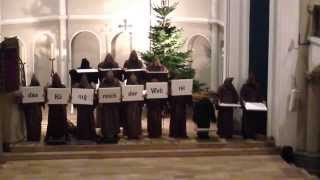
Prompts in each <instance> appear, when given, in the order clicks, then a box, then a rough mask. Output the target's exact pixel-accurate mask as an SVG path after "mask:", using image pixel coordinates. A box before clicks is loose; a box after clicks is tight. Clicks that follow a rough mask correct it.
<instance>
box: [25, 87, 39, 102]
mask: <svg viewBox="0 0 320 180" xmlns="http://www.w3.org/2000/svg"><path fill="white" fill-rule="evenodd" d="M21 91H22V95H23V98H22V103H23V104H28V103H40V102H44V91H43V87H40V86H39V87H22V88H21Z"/></svg>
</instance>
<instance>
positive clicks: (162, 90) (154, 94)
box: [146, 82, 168, 99]
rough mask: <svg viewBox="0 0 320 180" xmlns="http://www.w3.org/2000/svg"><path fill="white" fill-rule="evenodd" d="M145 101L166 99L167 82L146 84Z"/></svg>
mask: <svg viewBox="0 0 320 180" xmlns="http://www.w3.org/2000/svg"><path fill="white" fill-rule="evenodd" d="M146 90H147V99H165V98H168V83H167V82H150V83H146Z"/></svg>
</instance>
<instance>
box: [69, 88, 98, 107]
mask: <svg viewBox="0 0 320 180" xmlns="http://www.w3.org/2000/svg"><path fill="white" fill-rule="evenodd" d="M93 97H94V89H81V88H72V99H71V103H72V104H79V105H93Z"/></svg>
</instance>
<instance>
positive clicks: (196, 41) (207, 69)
mask: <svg viewBox="0 0 320 180" xmlns="http://www.w3.org/2000/svg"><path fill="white" fill-rule="evenodd" d="M188 50H191V51H192V67H193V68H194V69H195V71H196V75H195V79H196V80H199V81H200V82H201V83H204V84H205V85H206V87H208V88H209V87H210V84H211V79H212V78H211V45H210V42H209V40H208V39H207V38H206V37H205V36H203V35H194V36H192V37H191V38H190V40H189V42H188ZM217 76H218V74H217Z"/></svg>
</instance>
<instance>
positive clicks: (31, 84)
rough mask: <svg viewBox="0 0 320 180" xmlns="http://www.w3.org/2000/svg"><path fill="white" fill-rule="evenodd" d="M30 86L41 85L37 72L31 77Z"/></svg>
mask: <svg viewBox="0 0 320 180" xmlns="http://www.w3.org/2000/svg"><path fill="white" fill-rule="evenodd" d="M30 86H40V82H39V80H38V78H37V77H36V75H35V74H33V75H32V77H31V81H30Z"/></svg>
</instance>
